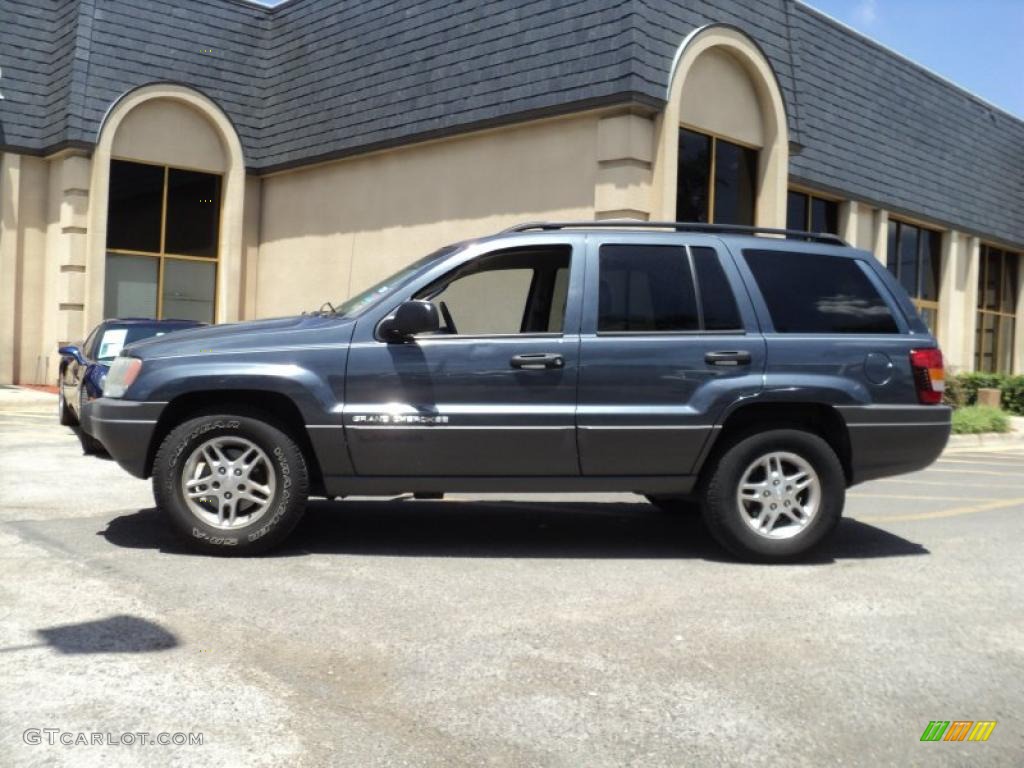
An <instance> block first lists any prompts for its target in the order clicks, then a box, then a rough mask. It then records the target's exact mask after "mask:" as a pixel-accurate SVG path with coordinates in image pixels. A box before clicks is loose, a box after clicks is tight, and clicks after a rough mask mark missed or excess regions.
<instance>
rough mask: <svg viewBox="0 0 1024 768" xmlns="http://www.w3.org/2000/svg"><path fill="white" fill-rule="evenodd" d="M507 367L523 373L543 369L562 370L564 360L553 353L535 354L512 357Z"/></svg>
mask: <svg viewBox="0 0 1024 768" xmlns="http://www.w3.org/2000/svg"><path fill="white" fill-rule="evenodd" d="M509 365H511V366H512V367H513V368H520V369H522V370H524V371H542V370H544V369H545V368H564V367H565V358H564V357H562V356H561V355H559V354H557V353H555V352H536V353H531V354H525V355H514V356H513V357H512V359H511V360H509Z"/></svg>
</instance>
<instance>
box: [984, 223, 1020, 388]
mask: <svg viewBox="0 0 1024 768" xmlns="http://www.w3.org/2000/svg"><path fill="white" fill-rule="evenodd" d="M992 251H996V252H998V253H999V285H998V287H997V288H996V302H995V305H996V309H989V308H987V307H985V306H983V304H984V297H985V294H984V291H985V286H987V285H988V274H989V270H988V262H989V259H988V255H989V254H990V253H991V252H992ZM1009 258H1013V259H1016V261H1017V288H1016V290H1017V296H1016V301H1015V302H1014V305H1013V310H1014V311H1013V312H1007V311H1005V310H1004V309H1003V308H1002V307H1003V288H1004V286H1005V285H1006V264H1007V261H1008V260H1009ZM1021 269H1024V255H1022V254H1021V253H1020V252H1019V251H1013V250H1010V249H1008V248H1002V247H1000V246H998V245H993V244H991V243H982V244H981V247H980V248H979V249H978V283H977V286H976V288H977V294H976V296H975V300H974V313H975V315H974V316H975V327H974V328H975V330H974V332H975V343H974V370H975V371H978V372H981V373H1006V374H1012V373H1013V371H1014V363H1015V361H1014V353H1015V350H1014V349H1013V348H1012V347H1011V348H1010V350H1009V353H1010V368H1009V370H1005V371H1004V370H1001V369H1000V361H1001V360H1002V359H1003V354H1002V353H1004V352H1005V351H1006V350H1005V349H1004V346H1003V345H1004V344H1005V343H1006V341H1007V340H1006V339H1005V338H1003V336H1004V334H1002V333H1001V332H1000V325H1001V323H1000V321H1001V320H1009V321H1010V322H1011V323H1012V325H1013V332H1012V334H1011V341H1012V342H1013V343H1015V342H1016V340H1017V333H1018V332H1019V330H1020V329H1019V326H1020V320H1019V318H1020V312H1021V296H1020V279H1021V277H1020V271H1021ZM986 317H988V318H991V319H992V320H993V325H992V334H993V341H994V344H993V352H992V364H993V365H992V369H991V370H990V369H986V368H983V367H982V358H983V355H982V345H981V344H980V343H979V341H980V338H979V337H980V335H981V334H982V333H983V332H984V331H983V329H984V324H983V322H982V321H983V320H984V319H985V318H986Z"/></svg>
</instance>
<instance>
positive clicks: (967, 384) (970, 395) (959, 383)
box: [943, 373, 1024, 416]
mask: <svg viewBox="0 0 1024 768" xmlns="http://www.w3.org/2000/svg"><path fill="white" fill-rule="evenodd" d="M979 389H998V390H1000V391H1001V392H1002V395H1001V397H1000V404H1001V406H1002V408H1003V410H1004V411H1006V412H1007V413H1012V414H1013V415H1014V416H1024V376H1007V375H1006V374H1005V373H958V374H955V375H952V376H949V377H948V378H947V379H946V393H945V395H944V396H943V402H945V403H946V405H951V406H953V407H954V408H963V407H965V406H969V405H974V404H975V403H977V402H978V390H979Z"/></svg>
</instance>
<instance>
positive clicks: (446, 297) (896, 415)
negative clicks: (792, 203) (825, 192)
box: [90, 222, 950, 561]
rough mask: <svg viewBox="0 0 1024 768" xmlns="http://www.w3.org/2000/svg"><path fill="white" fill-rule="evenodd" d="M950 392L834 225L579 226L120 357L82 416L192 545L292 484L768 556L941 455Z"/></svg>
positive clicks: (551, 227) (468, 247)
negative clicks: (448, 497) (821, 228)
mask: <svg viewBox="0 0 1024 768" xmlns="http://www.w3.org/2000/svg"><path fill="white" fill-rule="evenodd" d="M942 387H943V364H942V354H941V353H940V351H939V349H938V346H937V344H936V341H935V339H934V337H933V336H932V335H931V333H929V331H928V329H927V328H926V327H925V325H924V323H923V322H922V321H921V318H920V317H919V315H918V313H917V311H916V309H915V308H914V305H913V304H912V303H911V301H910V299H909V298H908V297H907V295H906V293H905V292H904V291H903V289H902V288H901V287H900V285H899V284H898V282H897V281H896V280H895V279H894V278H893V277H892V276H891V275H890V274H889V273H888V272H887V271H886V270H885V268H884V267H883V266H882V265H880V264H879V263H878V262H877V261H876V260H875V259H874V257H873V256H872V255H871V254H870V253H867V252H865V251H860V250H855V249H853V248H850V247H849V246H847V245H846V244H845V243H843V242H842V241H841V240H840V239H838V238H836V237H834V236H831V235H812V234H809V233H805V232H789V231H782V230H764V229H755V228H738V227H725V226H716V225H697V224H677V223H666V224H657V223H654V224H652V223H636V222H597V223H595V222H584V223H576V224H532V225H523V226H521V227H516V228H514V229H512V230H508V231H505V232H501V233H499V234H497V235H494V236H491V237H486V238H482V239H479V240H473V241H469V242H463V243H459V244H457V245H453V246H450V247H446V248H443V249H441V250H439V251H437V252H435V253H432V254H430V255H429V256H427V257H426V258H423V259H421V260H420V261H418V262H416V263H414V264H412V265H411V266H409V267H407V268H405V269H403V270H401V271H400V272H398V273H397V274H395V275H393V276H392V277H390V278H388V279H387V280H384V281H383V282H381V283H379V284H378V285H375V286H373V287H371V288H369V289H367V290H365V291H363V292H362V293H360V294H359V295H357V296H355V297H353V298H351V299H349V300H347V301H345V302H343V303H341V304H339V305H338V306H332V305H330V304H326V305H324V306H322V307H321V308H320V309H319V310H318V311H314V312H311V313H305V314H302V315H299V316H296V317H286V318H280V319H273V320H260V321H255V322H247V323H239V324H235V325H225V326H216V327H208V328H200V329H195V330H188V331H182V332H179V333H175V334H174V335H172V336H168V337H166V338H161V339H153V340H148V341H143V342H141V343H138V344H134V345H131V346H130V347H127V348H126V349H125V350H123V351H122V352H121V355H120V356H119V357H118V358H117V359H116V360H115V362H114V364H113V366H112V368H111V370H110V373H109V374H108V376H107V381H106V387H105V390H104V396H103V397H102V398H100V399H98V400H96V401H94V402H93V403H92V404H91V405H90V409H91V414H90V418H91V423H92V424H93V429H94V434H95V435H96V437H97V438H98V439H99V440H100V441H101V442H102V443H103V445H104V446H105V447H106V448H107V450H108V451H109V452H110V454H111V455H112V456H113V457H114V458H115V459H116V460H117V462H118V463H119V464H120V465H121V466H122V467H124V468H125V469H126V470H127V471H129V472H130V473H131V474H133V475H135V476H136V477H143V478H144V477H150V476H152V477H153V488H154V493H155V496H156V501H157V505H158V506H159V508H160V509H162V510H163V511H164V512H165V513H166V514H167V515H168V517H169V519H170V520H171V522H172V523H173V524H174V526H175V527H176V528H177V529H178V530H179V531H180V532H181V533H182V534H183V535H184V536H185V537H186V538H187V539H188V540H190V541H191V542H193V544H195V545H196V546H197V547H199V548H202V549H204V550H207V551H214V552H220V553H225V554H231V553H238V554H242V553H246V554H247V553H253V552H257V551H261V550H265V549H267V548H268V547H271V546H273V545H275V544H278V543H280V542H281V541H282V540H283V539H284V538H285V537H286V536H287V535H288V533H289V532H290V531H291V530H292V528H294V526H295V524H296V523H297V522H298V520H299V518H300V517H301V515H302V513H303V509H304V507H305V505H306V499H307V498H308V497H309V496H310V495H316V496H327V497H332V498H333V497H344V496H348V495H377V494H380V495H392V494H399V493H417V494H442V493H444V492H448V491H450V492H456V491H461V492H494V491H500V492H514V491H533V492H538V491H539V492H572V491H586V492H593V491H628V492H635V493H638V494H642V495H644V496H646V497H647V498H648V499H650V500H651V501H652V502H653V503H654V504H656V505H658V506H659V507H663V508H667V509H673V510H674V509H686V508H699V509H701V510H702V513H703V516H704V519H705V521H706V523H707V526H708V528H709V529H710V531H711V533H712V534H713V535H714V536H715V538H716V539H717V540H718V541H719V542H721V544H722V545H724V546H725V547H726V548H727V549H729V550H730V551H731V552H732V553H734V554H735V555H736V556H738V557H741V558H744V559H752V560H761V561H779V560H788V559H793V558H796V557H798V556H800V555H803V554H804V553H806V552H808V551H809V550H811V549H812V548H813V547H815V546H817V545H819V544H820V543H821V542H822V541H823V540H824V539H825V538H826V537H827V536H828V535H829V534H830V533H831V532H832V531H833V530H834V529H835V527H836V524H837V523H838V521H839V518H840V516H841V514H842V510H843V503H844V498H845V491H846V488H847V487H849V486H851V485H853V484H855V483H860V482H864V481H865V480H871V479H874V478H878V477H883V476H886V475H894V474H898V473H902V472H910V471H913V470H918V469H921V468H923V467H926V466H927V465H928V464H930V463H931V462H932V461H934V460H935V458H936V457H938V456H939V454H940V453H941V451H942V450H943V448H944V446H945V444H946V441H947V438H948V436H949V432H950V410H949V409H948V408H947V407H945V406H943V405H942V404H941V399H942Z"/></svg>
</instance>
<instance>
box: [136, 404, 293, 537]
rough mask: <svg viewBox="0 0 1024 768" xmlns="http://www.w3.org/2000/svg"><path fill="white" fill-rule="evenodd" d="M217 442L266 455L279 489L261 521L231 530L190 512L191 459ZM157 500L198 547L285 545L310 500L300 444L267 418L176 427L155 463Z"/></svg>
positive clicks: (214, 419)
mask: <svg viewBox="0 0 1024 768" xmlns="http://www.w3.org/2000/svg"><path fill="white" fill-rule="evenodd" d="M217 437H228V438H241V439H243V440H247V441H249V442H251V443H253V444H255V445H256V446H257V447H258V448H259V449H260V450H262V451H263V453H264V455H265V457H266V459H267V461H268V463H269V466H270V470H268V471H272V472H273V476H274V482H275V485H276V487H275V489H274V493H273V495H272V496H271V498H270V501H269V503H268V508H267V510H266V512H265V514H264V515H263V516H262V517H260V518H259V519H256V520H255V521H254V522H252V523H251V524H248V525H245V526H240V527H236V528H232V529H230V530H225V529H223V528H218V527H216V526H214V525H211V524H209V523H207V522H206V521H204V520H202V519H200V517H199V516H198V515H197V514H194V513H193V512H192V511H191V509H190V508H189V506H188V503H187V502H186V500H185V496H184V492H183V490H182V473H183V472H184V470H185V465H186V463H187V460H188V457H189V456H190V455H191V454H192V453H193V451H195V450H196V448H198V447H199V446H200V445H202V444H204V443H206V442H207V441H208V440H210V439H212V438H217ZM153 495H154V497H155V498H156V504H157V507H158V508H159V509H160V510H162V511H163V512H164V513H166V514H167V516H168V518H170V521H171V523H172V525H173V526H174V528H175V529H176V530H177V531H178V532H179V533H180V534H181V535H182V536H184V537H185V539H186V540H188V542H189V544H190V546H192V547H193V548H195V549H198V550H200V551H203V552H208V553H212V554H218V555H253V554H257V553H259V552H264V551H266V550H269V549H271V548H273V547H275V546H277V545H278V544H280V543H281V542H282V541H284V539H285V538H287V536H288V534H290V533H291V532H292V529H293V528H295V526H296V524H298V522H299V520H300V519H301V518H302V514H303V513H304V512H305V509H306V499H307V497H308V495H309V474H308V471H307V468H306V458H305V456H304V455H303V453H302V450H301V449H300V448H299V446H298V445H297V444H296V443H295V441H294V440H293V439H292V438H291V437H290V436H289V435H288V434H287V433H286V432H285V431H284V430H282V429H281V428H279V427H278V426H275V425H274V424H273V422H272V420H271V419H270V418H269V417H266V416H264V415H263V414H259V413H255V412H246V413H244V414H243V413H234V414H232V413H216V414H207V415H202V416H197V417H196V418H192V419H190V420H188V421H186V422H183V423H182V424H180V425H178V426H177V427H175V428H174V429H173V430H171V432H170V433H169V434H168V435H167V437H166V438H164V441H163V443H161V445H160V449H159V450H158V451H157V454H156V458H155V460H154V463H153Z"/></svg>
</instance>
